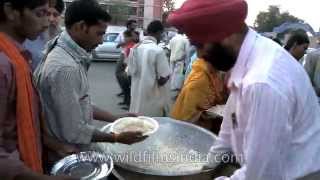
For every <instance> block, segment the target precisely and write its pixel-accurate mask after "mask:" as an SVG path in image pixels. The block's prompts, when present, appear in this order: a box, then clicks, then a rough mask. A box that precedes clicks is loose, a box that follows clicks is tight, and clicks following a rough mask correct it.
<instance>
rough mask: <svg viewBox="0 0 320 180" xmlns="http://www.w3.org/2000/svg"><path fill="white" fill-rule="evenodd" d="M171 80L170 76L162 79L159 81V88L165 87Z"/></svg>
mask: <svg viewBox="0 0 320 180" xmlns="http://www.w3.org/2000/svg"><path fill="white" fill-rule="evenodd" d="M169 79H170V76H167V77H160V78H159V79H158V85H159V86H163V85H165V84H166V83H167V82H168V80H169Z"/></svg>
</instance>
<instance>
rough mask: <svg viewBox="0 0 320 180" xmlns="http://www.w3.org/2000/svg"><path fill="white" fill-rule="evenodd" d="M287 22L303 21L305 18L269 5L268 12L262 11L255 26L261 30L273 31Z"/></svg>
mask: <svg viewBox="0 0 320 180" xmlns="http://www.w3.org/2000/svg"><path fill="white" fill-rule="evenodd" d="M285 22H303V20H301V19H299V18H297V17H295V16H293V15H291V14H290V13H289V12H283V13H281V12H280V8H279V7H278V6H269V9H268V11H267V12H260V13H259V14H258V15H257V19H256V20H255V23H254V27H255V28H256V30H257V31H259V32H271V31H272V30H273V28H274V27H277V26H279V25H281V24H283V23H285Z"/></svg>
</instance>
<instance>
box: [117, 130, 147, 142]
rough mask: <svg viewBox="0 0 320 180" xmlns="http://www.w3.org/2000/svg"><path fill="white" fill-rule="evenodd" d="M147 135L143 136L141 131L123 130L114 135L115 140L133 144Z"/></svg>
mask: <svg viewBox="0 0 320 180" xmlns="http://www.w3.org/2000/svg"><path fill="white" fill-rule="evenodd" d="M147 137H148V136H143V135H142V133H141V132H124V133H121V134H117V135H115V142H118V143H122V144H128V145H131V144H134V143H137V142H141V141H143V140H145V139H146V138H147Z"/></svg>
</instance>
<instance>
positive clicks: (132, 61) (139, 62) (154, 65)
mask: <svg viewBox="0 0 320 180" xmlns="http://www.w3.org/2000/svg"><path fill="white" fill-rule="evenodd" d="M156 42H157V40H156V39H155V38H153V37H151V36H146V37H145V39H144V40H143V41H142V42H141V43H139V44H138V45H137V46H135V47H134V48H133V49H132V50H131V53H130V55H129V57H128V74H129V75H130V76H131V104H130V112H134V113H141V114H143V115H146V116H153V117H161V116H165V115H167V114H166V113H168V112H169V105H170V88H169V83H166V84H165V85H164V86H159V85H158V82H157V80H158V79H159V78H160V77H167V76H169V75H170V67H169V62H168V59H167V57H166V55H165V52H164V50H163V49H162V48H161V47H159V46H158V45H157V43H156Z"/></svg>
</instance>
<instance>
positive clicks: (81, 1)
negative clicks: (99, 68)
mask: <svg viewBox="0 0 320 180" xmlns="http://www.w3.org/2000/svg"><path fill="white" fill-rule="evenodd" d="M110 21H111V16H110V15H109V14H108V13H107V12H106V11H104V10H103V9H102V8H101V7H100V5H99V4H98V3H97V1H95V0H76V1H73V2H72V3H71V4H70V6H69V7H68V8H67V10H66V13H65V25H66V28H67V31H68V33H69V34H70V36H71V37H72V39H73V40H74V41H75V42H77V43H78V44H79V45H80V46H81V47H82V48H84V49H85V50H87V51H91V50H93V49H94V48H96V47H97V46H98V45H99V44H101V43H102V42H103V35H104V34H105V31H106V28H107V26H108V23H109V22H110Z"/></svg>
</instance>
